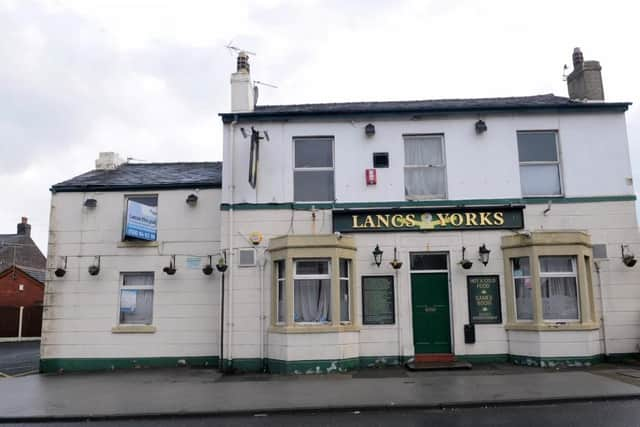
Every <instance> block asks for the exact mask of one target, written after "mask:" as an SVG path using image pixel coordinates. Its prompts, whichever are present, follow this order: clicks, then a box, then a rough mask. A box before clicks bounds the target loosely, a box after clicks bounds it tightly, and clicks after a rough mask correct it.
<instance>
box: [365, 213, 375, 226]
mask: <svg viewBox="0 0 640 427" xmlns="http://www.w3.org/2000/svg"><path fill="white" fill-rule="evenodd" d="M363 226H364V228H376V226H375V224H374V223H373V218H371V215H367V217H366V218H365V219H364V225H363Z"/></svg>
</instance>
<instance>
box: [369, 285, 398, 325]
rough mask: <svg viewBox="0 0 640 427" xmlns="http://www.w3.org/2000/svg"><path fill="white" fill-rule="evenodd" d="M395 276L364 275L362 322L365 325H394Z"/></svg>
mask: <svg viewBox="0 0 640 427" xmlns="http://www.w3.org/2000/svg"><path fill="white" fill-rule="evenodd" d="M394 302H395V299H394V291H393V276H362V323H363V324H365V325H393V324H394V323H395V318H396V313H395V307H394Z"/></svg>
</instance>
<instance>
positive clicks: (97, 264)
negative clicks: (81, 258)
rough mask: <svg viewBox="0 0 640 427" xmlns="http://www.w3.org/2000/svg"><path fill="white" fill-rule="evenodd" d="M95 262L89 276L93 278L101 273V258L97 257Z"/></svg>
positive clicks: (90, 267) (90, 268)
mask: <svg viewBox="0 0 640 427" xmlns="http://www.w3.org/2000/svg"><path fill="white" fill-rule="evenodd" d="M95 261H96V262H95V263H94V264H91V265H90V266H89V274H90V275H92V276H97V275H98V273H100V256H97V257H96V259H95Z"/></svg>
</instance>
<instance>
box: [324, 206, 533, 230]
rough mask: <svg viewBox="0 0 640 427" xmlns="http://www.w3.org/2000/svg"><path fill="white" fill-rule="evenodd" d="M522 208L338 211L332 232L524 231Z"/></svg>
mask: <svg viewBox="0 0 640 427" xmlns="http://www.w3.org/2000/svg"><path fill="white" fill-rule="evenodd" d="M522 210H523V206H507V207H482V208H481V207H465V208H433V209H432V208H425V209H406V210H405V209H377V210H369V209H367V210H357V211H356V210H335V211H333V231H339V232H346V233H349V232H372V231H448V230H495V229H509V230H515V229H521V228H524V215H523V212H522Z"/></svg>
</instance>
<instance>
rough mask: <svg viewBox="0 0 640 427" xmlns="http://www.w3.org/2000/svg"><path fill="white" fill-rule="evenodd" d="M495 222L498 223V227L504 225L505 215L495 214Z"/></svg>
mask: <svg viewBox="0 0 640 427" xmlns="http://www.w3.org/2000/svg"><path fill="white" fill-rule="evenodd" d="M493 220H494V221H495V222H496V225H503V224H504V214H503V213H502V212H494V213H493Z"/></svg>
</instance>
